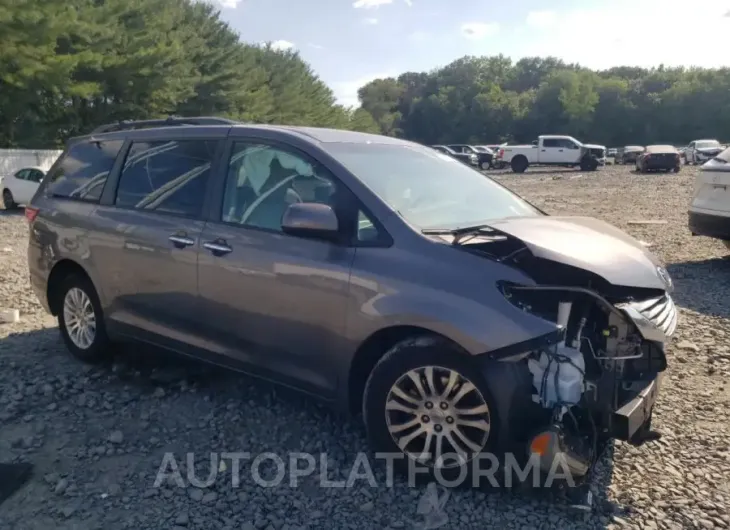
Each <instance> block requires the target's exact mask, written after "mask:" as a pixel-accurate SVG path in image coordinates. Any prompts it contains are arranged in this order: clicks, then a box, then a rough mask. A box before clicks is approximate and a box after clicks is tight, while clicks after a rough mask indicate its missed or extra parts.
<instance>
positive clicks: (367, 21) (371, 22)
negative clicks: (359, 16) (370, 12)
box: [363, 17, 378, 26]
mask: <svg viewBox="0 0 730 530" xmlns="http://www.w3.org/2000/svg"><path fill="white" fill-rule="evenodd" d="M363 22H364V23H365V24H367V25H369V26H375V25H376V24H377V23H378V19H377V18H375V17H370V18H366V19H364V20H363Z"/></svg>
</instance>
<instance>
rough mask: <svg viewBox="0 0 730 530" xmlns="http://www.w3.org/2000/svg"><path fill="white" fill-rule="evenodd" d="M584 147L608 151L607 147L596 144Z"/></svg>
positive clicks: (584, 145)
mask: <svg viewBox="0 0 730 530" xmlns="http://www.w3.org/2000/svg"><path fill="white" fill-rule="evenodd" d="M583 147H587V148H588V149H603V150H604V151H605V150H606V146H605V145H596V144H583Z"/></svg>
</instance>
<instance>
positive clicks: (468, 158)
mask: <svg viewBox="0 0 730 530" xmlns="http://www.w3.org/2000/svg"><path fill="white" fill-rule="evenodd" d="M431 147H432V148H434V149H436V150H437V151H441V152H442V153H444V154H446V155H449V156H450V157H452V158H455V159H457V160H459V161H461V162H464V163H465V164H466V165H468V166H478V165H479V157H477V155H475V154H474V153H459V152H457V151H454V150H453V149H451V148H450V147H449V146H447V145H432V146H431Z"/></svg>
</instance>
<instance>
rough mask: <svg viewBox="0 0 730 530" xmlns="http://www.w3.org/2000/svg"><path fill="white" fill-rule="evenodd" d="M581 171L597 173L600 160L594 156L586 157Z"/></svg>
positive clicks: (582, 161) (581, 163)
mask: <svg viewBox="0 0 730 530" xmlns="http://www.w3.org/2000/svg"><path fill="white" fill-rule="evenodd" d="M580 169H581V171H595V170H596V169H598V160H597V159H596V157H594V156H584V157H583V158H582V159H581V161H580Z"/></svg>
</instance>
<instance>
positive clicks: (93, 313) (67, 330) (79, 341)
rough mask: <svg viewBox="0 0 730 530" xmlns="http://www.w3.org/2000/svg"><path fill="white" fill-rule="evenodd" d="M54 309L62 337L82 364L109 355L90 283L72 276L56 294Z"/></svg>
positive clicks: (101, 321)
mask: <svg viewBox="0 0 730 530" xmlns="http://www.w3.org/2000/svg"><path fill="white" fill-rule="evenodd" d="M57 296H58V298H56V304H57V305H56V310H57V311H58V327H59V329H60V331H61V337H62V338H63V341H64V342H65V343H66V347H67V348H68V349H69V351H70V352H71V354H72V355H73V356H74V357H76V358H78V359H80V360H82V361H84V362H98V361H101V360H103V359H105V358H107V357H109V356H110V355H111V348H110V342H109V338H108V336H107V334H106V328H105V326H104V316H103V313H102V309H101V303H100V302H99V297H98V295H97V294H96V289H94V286H93V285H92V283H91V281H90V280H89V279H88V278H85V277H84V276H81V275H78V274H72V275H70V276H67V277H66V278H64V279H63V280H62V283H61V285H60V287H59V289H58V291H57Z"/></svg>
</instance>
